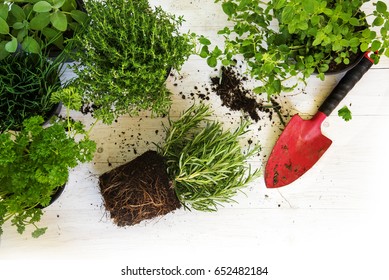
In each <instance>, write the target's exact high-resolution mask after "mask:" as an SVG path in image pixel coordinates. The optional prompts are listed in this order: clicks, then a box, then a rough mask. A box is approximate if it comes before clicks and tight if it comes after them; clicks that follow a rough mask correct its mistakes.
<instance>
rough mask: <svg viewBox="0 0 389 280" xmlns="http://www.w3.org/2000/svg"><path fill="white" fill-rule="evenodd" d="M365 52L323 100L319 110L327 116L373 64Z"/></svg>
mask: <svg viewBox="0 0 389 280" xmlns="http://www.w3.org/2000/svg"><path fill="white" fill-rule="evenodd" d="M368 53H369V52H366V53H365V55H364V56H363V58H362V59H361V61H360V62H359V63H358V64H357V65H355V67H354V68H352V69H351V70H349V71H348V72H347V73H346V74H345V75H344V77H343V78H342V79H341V80H340V81H339V83H338V84H337V85H336V87H335V88H334V89H333V90H332V92H331V93H330V95H329V96H328V97H327V99H326V100H324V102H323V104H322V105H321V106H320V108H319V111H320V112H323V113H324V114H325V115H326V116H329V115H330V114H331V113H332V111H333V110H334V109H335V108H336V107H337V106H338V105H339V103H340V101H342V99H343V98H344V97H345V96H346V95H347V93H348V92H349V91H350V90H351V89H352V88H353V87H354V86H355V85H356V83H358V81H359V80H360V79H361V78H362V76H363V75H365V73H366V72H367V71H368V70H369V69H370V67H371V66H372V65H373V60H372V59H371V58H370V57H369V55H368Z"/></svg>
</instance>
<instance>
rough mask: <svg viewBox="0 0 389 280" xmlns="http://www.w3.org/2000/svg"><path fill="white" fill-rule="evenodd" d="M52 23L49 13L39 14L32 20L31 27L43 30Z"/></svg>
mask: <svg viewBox="0 0 389 280" xmlns="http://www.w3.org/2000/svg"><path fill="white" fill-rule="evenodd" d="M49 23H50V14H49V13H40V14H37V15H36V16H35V17H34V18H33V19H32V20H31V22H30V28H31V29H33V30H42V29H43V28H45V27H46V26H47V25H49Z"/></svg>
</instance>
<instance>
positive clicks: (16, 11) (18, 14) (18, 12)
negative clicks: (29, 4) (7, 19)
mask: <svg viewBox="0 0 389 280" xmlns="http://www.w3.org/2000/svg"><path fill="white" fill-rule="evenodd" d="M11 14H13V16H14V17H15V18H16V20H17V21H20V22H22V21H23V20H25V19H26V14H25V13H24V11H23V9H22V8H20V7H19V6H18V5H16V4H13V5H12V6H11Z"/></svg>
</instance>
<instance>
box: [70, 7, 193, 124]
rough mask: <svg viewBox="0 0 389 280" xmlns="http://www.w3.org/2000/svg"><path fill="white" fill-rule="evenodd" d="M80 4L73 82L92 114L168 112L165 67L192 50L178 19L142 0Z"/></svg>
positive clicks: (109, 120)
mask: <svg viewBox="0 0 389 280" xmlns="http://www.w3.org/2000/svg"><path fill="white" fill-rule="evenodd" d="M85 8H86V11H87V13H88V15H89V20H90V23H89V24H87V25H86V26H85V28H84V29H83V31H82V32H80V33H79V34H78V35H77V36H76V37H75V38H74V39H73V42H74V46H75V49H77V50H78V51H76V53H75V55H74V58H75V60H77V61H78V62H79V64H77V65H75V67H74V71H75V73H76V74H77V76H78V79H77V80H76V81H75V82H74V86H76V87H78V88H79V89H80V91H82V92H84V103H85V104H89V105H93V108H94V116H95V117H96V118H99V119H102V120H103V122H104V123H108V124H109V123H112V121H113V120H114V119H115V118H116V117H118V116H119V115H122V114H125V113H129V114H136V113H137V112H138V111H139V110H142V109H144V110H151V111H152V112H153V113H155V114H157V115H161V114H164V113H167V111H168V108H169V105H170V92H169V91H168V90H167V88H166V86H165V81H166V78H167V76H168V74H169V71H170V69H171V68H175V69H180V67H181V65H182V64H183V63H184V61H185V60H186V59H187V58H188V57H189V55H190V54H192V52H193V51H194V50H193V49H194V45H193V44H192V41H193V40H192V39H193V35H192V34H189V33H185V34H181V33H180V32H179V28H180V26H181V24H182V21H183V19H182V18H181V17H176V16H174V15H170V14H168V13H166V12H165V11H163V10H162V8H160V7H156V8H151V7H150V5H149V3H148V1H147V0H137V1H135V0H111V1H97V0H90V1H87V2H86V3H85Z"/></svg>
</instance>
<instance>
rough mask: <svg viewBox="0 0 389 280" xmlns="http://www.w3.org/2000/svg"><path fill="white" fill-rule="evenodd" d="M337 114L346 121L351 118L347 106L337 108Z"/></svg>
mask: <svg viewBox="0 0 389 280" xmlns="http://www.w3.org/2000/svg"><path fill="white" fill-rule="evenodd" d="M338 116H339V117H341V118H343V119H344V120H345V121H346V122H348V121H349V120H351V119H352V115H351V111H350V110H349V108H348V107H347V106H344V107H343V108H341V109H339V110H338Z"/></svg>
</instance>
